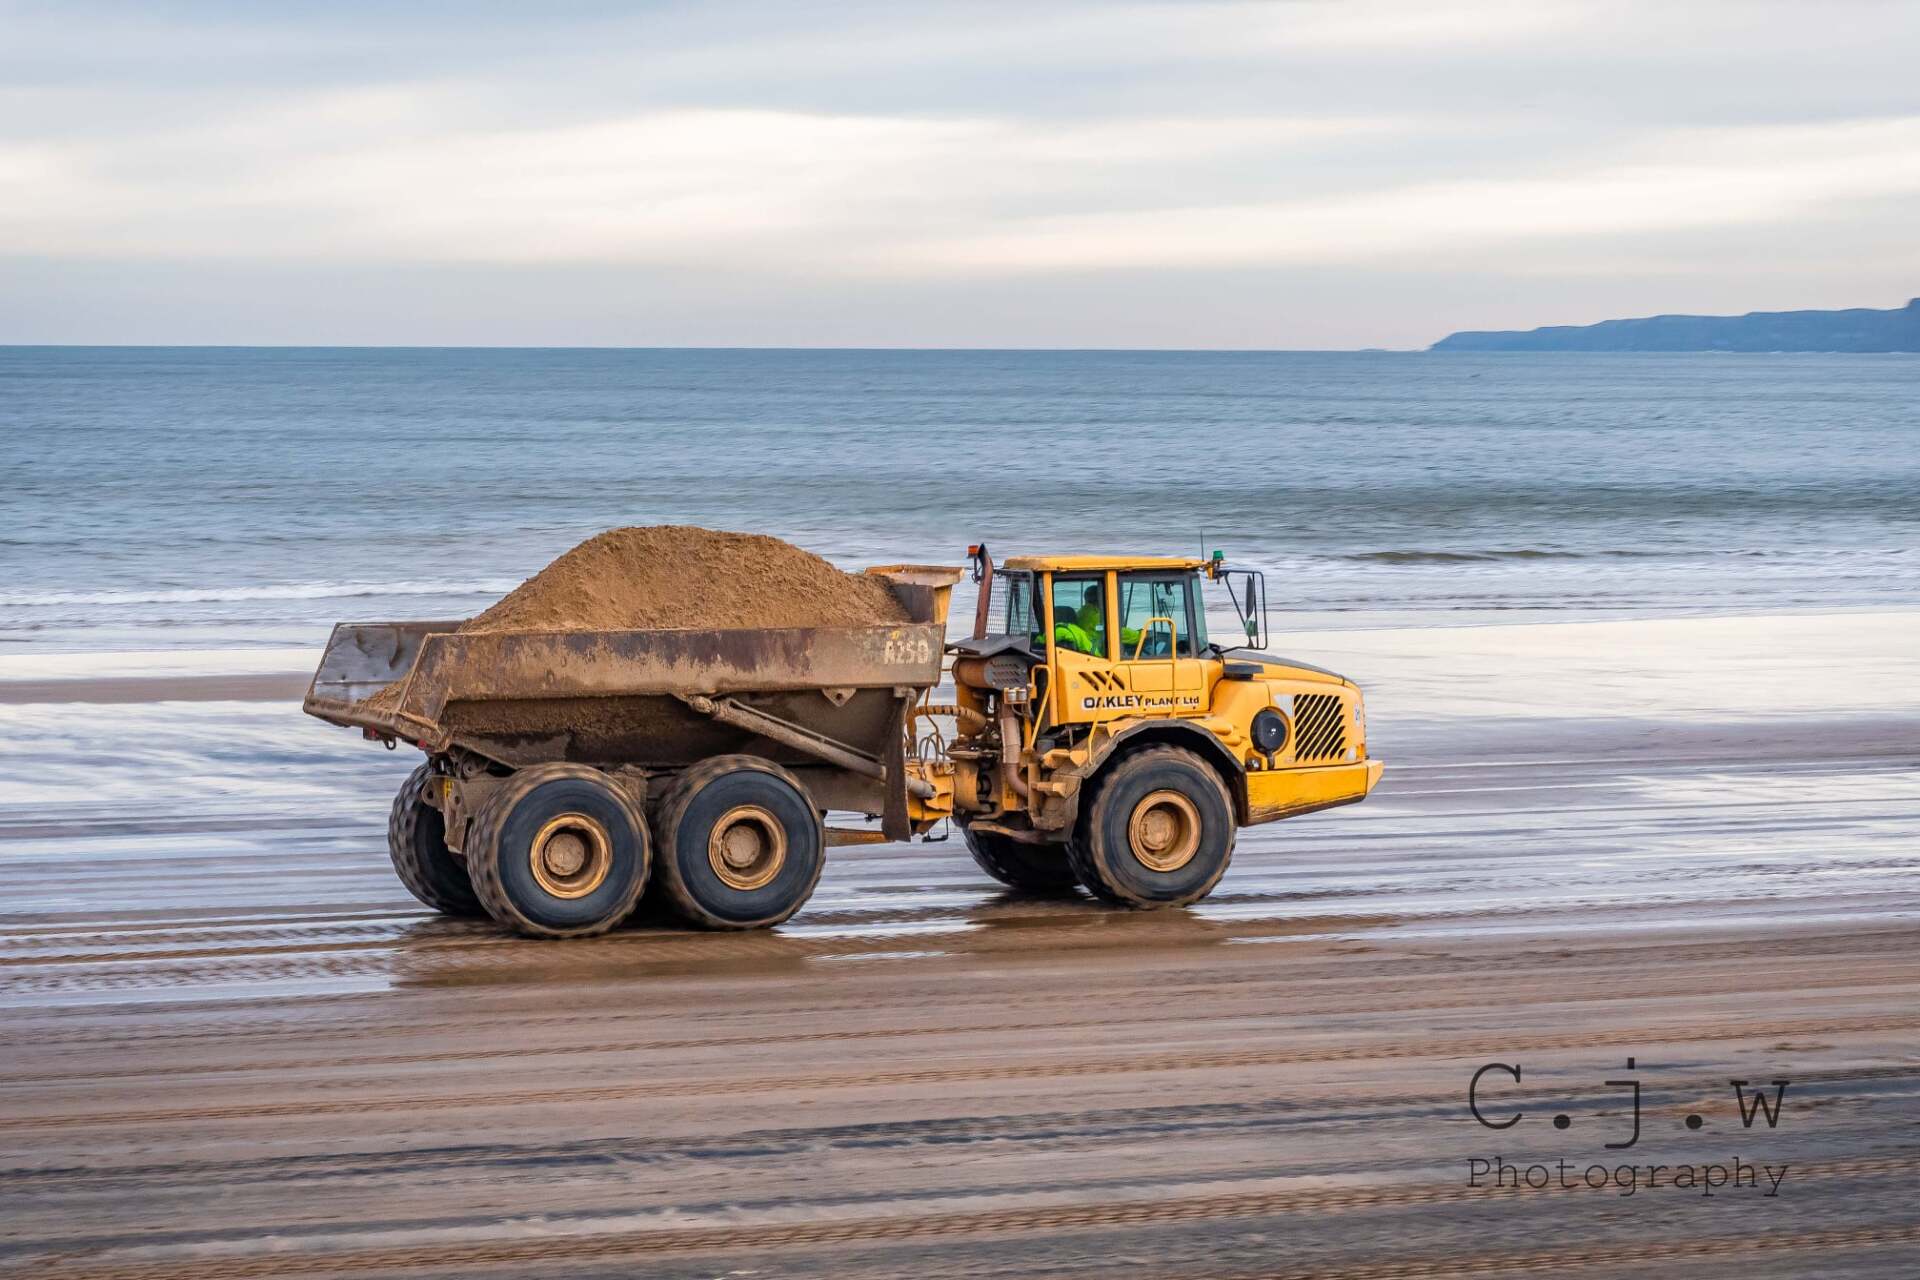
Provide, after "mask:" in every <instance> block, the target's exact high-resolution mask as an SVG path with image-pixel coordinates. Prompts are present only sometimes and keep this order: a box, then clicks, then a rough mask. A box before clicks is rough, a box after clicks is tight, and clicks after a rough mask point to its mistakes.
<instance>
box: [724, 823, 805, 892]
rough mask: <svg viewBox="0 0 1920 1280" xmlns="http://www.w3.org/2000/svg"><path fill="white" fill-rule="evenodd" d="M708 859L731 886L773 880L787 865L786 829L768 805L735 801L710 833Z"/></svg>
mask: <svg viewBox="0 0 1920 1280" xmlns="http://www.w3.org/2000/svg"><path fill="white" fill-rule="evenodd" d="M707 863H708V865H710V866H711V867H712V868H713V874H715V875H716V876H719V877H720V882H721V883H722V884H724V885H726V886H727V887H728V888H729V889H740V890H748V889H758V888H760V887H761V886H762V885H767V884H771V883H772V882H773V878H774V877H775V876H777V875H779V874H780V868H781V867H784V866H786V865H787V829H786V828H785V827H783V826H781V825H780V819H778V818H776V817H774V816H773V812H772V811H771V810H769V809H763V808H761V807H760V806H759V805H757V804H742V805H735V806H734V807H733V808H731V809H729V810H727V811H726V812H725V813H723V814H721V815H720V820H719V821H718V822H716V823H714V824H713V830H711V831H710V832H708V833H707Z"/></svg>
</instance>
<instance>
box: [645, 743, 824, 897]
mask: <svg viewBox="0 0 1920 1280" xmlns="http://www.w3.org/2000/svg"><path fill="white" fill-rule="evenodd" d="M654 830H655V832H656V840H655V846H656V848H657V849H658V850H659V855H658V860H657V868H656V875H657V877H658V883H659V889H660V892H661V893H662V895H664V897H665V900H666V901H667V902H668V903H669V904H671V906H672V908H673V911H674V913H675V914H677V915H678V916H679V917H680V918H681V919H683V920H685V921H687V922H688V923H690V924H696V925H700V926H701V927H703V928H707V929H759V928H764V927H766V926H768V925H775V924H779V923H780V922H781V921H782V920H785V919H786V918H787V917H789V916H791V915H792V914H793V913H794V912H796V911H798V910H799V909H800V905H801V904H802V903H804V902H805V901H806V900H807V899H808V898H809V897H811V896H812V894H813V887H814V885H816V884H818V883H819V881H820V870H821V867H822V866H823V865H824V863H825V861H826V859H825V852H826V845H827V833H826V828H825V826H824V825H823V824H822V823H821V821H820V814H819V813H818V812H817V811H815V809H814V807H813V801H812V800H811V799H810V798H808V796H807V793H806V790H805V789H804V788H803V787H801V785H800V783H799V781H798V780H797V779H795V778H794V776H793V775H792V774H791V773H788V772H787V771H786V770H785V769H782V768H781V767H780V766H779V765H777V764H774V763H772V762H771V761H768V760H762V759H759V758H758V757H756V756H745V755H734V756H717V757H715V758H714V759H712V760H707V761H704V762H702V763H700V764H697V765H695V766H694V767H693V768H691V769H688V770H687V771H686V772H685V773H683V774H681V775H680V778H679V780H678V781H677V782H675V783H674V784H673V787H672V788H671V789H670V790H669V791H668V792H667V794H666V797H665V798H664V799H662V800H661V802H660V810H659V812H658V813H657V814H656V815H655V817H654Z"/></svg>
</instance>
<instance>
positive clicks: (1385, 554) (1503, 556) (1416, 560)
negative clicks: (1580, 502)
mask: <svg viewBox="0 0 1920 1280" xmlns="http://www.w3.org/2000/svg"><path fill="white" fill-rule="evenodd" d="M1669 554H1670V553H1668V552H1663V551H1548V550H1544V549H1539V548H1533V547H1519V548H1516V549H1514V550H1511V551H1356V552H1353V553H1351V554H1349V555H1344V556H1340V557H1338V558H1339V559H1341V560H1351V561H1357V562H1359V563H1362V564H1478V563H1485V562H1490V561H1491V562H1498V561H1507V560H1642V559H1654V558H1658V557H1661V556H1666V555H1669Z"/></svg>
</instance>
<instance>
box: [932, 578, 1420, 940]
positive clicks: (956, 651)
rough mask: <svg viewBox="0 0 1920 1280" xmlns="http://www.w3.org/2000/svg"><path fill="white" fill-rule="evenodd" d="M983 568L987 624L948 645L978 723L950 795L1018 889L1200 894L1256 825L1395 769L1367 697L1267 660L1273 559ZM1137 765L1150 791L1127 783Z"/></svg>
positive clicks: (1320, 803)
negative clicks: (1214, 631)
mask: <svg viewBox="0 0 1920 1280" xmlns="http://www.w3.org/2000/svg"><path fill="white" fill-rule="evenodd" d="M974 564H975V576H976V579H977V580H978V581H979V583H980V586H981V607H980V609H979V611H978V613H977V614H976V619H975V627H974V635H972V636H971V637H969V638H967V639H966V640H962V641H959V642H956V643H954V644H952V645H950V646H949V648H950V650H951V652H952V655H953V675H954V683H955V701H956V704H957V706H956V720H957V723H958V724H960V725H961V726H962V727H963V730H970V731H963V732H962V733H961V736H960V739H959V741H958V742H956V744H955V746H954V748H953V749H952V750H951V751H950V752H948V753H947V754H948V757H949V759H950V763H951V766H952V769H951V787H950V790H943V793H942V795H941V797H940V800H942V801H949V800H950V803H951V815H952V816H953V817H954V818H955V820H956V821H958V822H959V823H960V824H961V825H962V827H963V829H964V830H965V831H966V833H967V838H968V844H969V847H970V848H971V849H973V851H974V855H975V858H976V860H977V861H979V862H980V864H981V865H982V867H984V868H985V869H987V870H988V872H989V873H990V874H994V875H996V876H997V877H998V878H1000V879H1001V880H1003V881H1005V882H1006V883H1008V884H1011V885H1014V886H1016V887H1020V888H1025V889H1037V888H1043V887H1047V886H1048V885H1049V884H1051V885H1054V886H1055V887H1057V886H1058V885H1059V884H1061V883H1063V882H1068V881H1069V880H1070V881H1071V882H1078V883H1081V884H1083V885H1085V886H1086V887H1087V888H1089V889H1090V890H1092V891H1093V892H1095V893H1096V894H1098V895H1099V896H1103V897H1109V898H1112V899H1114V900H1118V901H1123V902H1126V903H1128V904H1129V905H1134V906H1157V905H1168V904H1170V903H1173V902H1177V901H1191V900H1193V899H1194V897H1197V896H1203V895H1204V893H1205V892H1206V891H1207V890H1209V889H1210V888H1211V886H1212V883H1213V880H1216V879H1217V878H1218V873H1219V872H1220V871H1224V869H1225V864H1226V858H1227V856H1228V855H1229V854H1230V851H1231V846H1232V837H1233V834H1234V832H1235V831H1236V830H1237V829H1238V828H1239V827H1241V826H1248V825H1253V824H1256V823H1262V822H1271V821H1274V820H1276V819H1279V818H1284V817H1290V816H1293V815H1296V814H1300V813H1306V812H1310V811H1312V810H1316V809H1324V808H1329V807H1332V806H1334V805H1342V804H1352V803H1355V802H1357V801H1359V800H1362V799H1365V798H1366V796H1367V794H1368V793H1369V792H1370V791H1371V790H1372V789H1373V787H1374V785H1375V784H1376V783H1377V782H1378V781H1379V778H1380V774H1381V767H1382V766H1381V762H1380V761H1378V760H1375V759H1372V758H1371V757H1369V755H1368V753H1367V743H1366V716H1365V709H1364V702H1363V700H1362V697H1361V693H1360V690H1359V689H1358V688H1357V687H1356V686H1355V685H1354V684H1353V683H1352V682H1351V681H1349V680H1347V679H1345V678H1343V677H1341V676H1339V675H1336V674H1334V673H1332V672H1329V671H1324V670H1321V669H1319V668H1317V667H1314V666H1311V665H1308V664H1304V663H1297V662H1288V661H1286V660H1284V659H1269V658H1266V657H1263V656H1260V655H1259V653H1258V650H1259V649H1260V648H1263V647H1264V646H1265V643H1266V634H1267V619H1266V599H1265V581H1264V578H1263V576H1262V575H1261V574H1260V573H1259V571H1257V570H1249V569H1239V568H1234V567H1230V566H1229V565H1228V564H1227V563H1226V562H1225V560H1224V558H1222V557H1218V556H1216V557H1215V558H1213V559H1188V558H1178V557H1143V556H1128V557H1120V556H1113V557H1109V556H1018V557H1014V558H1012V559H1009V560H1008V561H1007V562H1006V563H1005V565H1004V567H1001V568H999V569H998V570H997V571H996V569H995V568H994V567H993V565H992V562H991V559H990V558H989V557H988V556H987V555H986V554H985V551H984V548H976V549H975V554H974ZM1210 602H1211V603H1212V604H1213V605H1214V610H1213V612H1214V616H1215V619H1216V620H1219V621H1221V622H1225V617H1226V614H1227V610H1228V609H1229V608H1230V609H1231V614H1232V622H1231V623H1229V624H1227V625H1228V626H1231V627H1232V629H1233V631H1235V632H1237V633H1238V634H1229V635H1227V636H1226V637H1225V638H1226V639H1227V641H1228V643H1226V644H1222V643H1219V642H1217V641H1215V640H1214V639H1213V638H1212V637H1211V636H1210V630H1209V619H1208V612H1209V610H1208V605H1209V603H1210ZM1143 760H1144V761H1145V763H1142V761H1143ZM1137 774H1138V775H1145V774H1151V775H1153V777H1152V778H1150V779H1149V782H1150V783H1151V784H1152V785H1150V786H1148V787H1147V789H1146V790H1144V791H1142V790H1141V788H1140V786H1139V785H1127V784H1128V782H1129V779H1131V778H1133V777H1134V775H1137ZM1135 792H1139V794H1138V795H1137V796H1135V795H1134V794H1133V793H1135ZM1123 800H1124V801H1126V804H1125V808H1126V812H1124V813H1117V812H1113V810H1114V807H1115V805H1116V804H1118V803H1120V802H1121V801H1123ZM1215 863H1217V868H1216V867H1215V866H1214V865H1213V864H1215ZM1109 864H1111V865H1109ZM1156 864H1159V865H1156ZM1167 864H1175V865H1167ZM1196 864H1205V865H1203V866H1199V867H1197V868H1196ZM1209 877H1211V878H1209Z"/></svg>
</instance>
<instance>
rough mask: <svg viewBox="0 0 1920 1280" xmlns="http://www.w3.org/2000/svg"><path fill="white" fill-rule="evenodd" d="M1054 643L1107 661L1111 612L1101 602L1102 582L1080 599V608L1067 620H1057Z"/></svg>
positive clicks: (1093, 585)
mask: <svg viewBox="0 0 1920 1280" xmlns="http://www.w3.org/2000/svg"><path fill="white" fill-rule="evenodd" d="M1053 640H1054V643H1055V644H1058V645H1060V646H1062V647H1063V648H1067V649H1072V650H1073V651H1074V652H1076V653H1085V654H1091V655H1093V656H1094V657H1096V658H1103V657H1105V656H1106V653H1107V610H1106V606H1105V605H1104V604H1103V603H1102V601H1101V591H1100V584H1099V583H1091V584H1089V585H1088V587H1087V589H1086V591H1085V592H1083V593H1082V594H1081V596H1080V607H1079V608H1078V609H1075V610H1074V611H1073V612H1072V613H1071V614H1069V615H1067V616H1066V617H1065V618H1060V619H1057V620H1056V621H1055V623H1054V627H1053Z"/></svg>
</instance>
